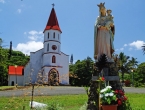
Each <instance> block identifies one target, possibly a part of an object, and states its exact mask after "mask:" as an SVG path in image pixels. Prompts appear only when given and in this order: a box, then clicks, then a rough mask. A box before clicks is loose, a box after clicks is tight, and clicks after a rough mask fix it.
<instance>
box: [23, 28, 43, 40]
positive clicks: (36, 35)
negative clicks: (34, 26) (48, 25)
mask: <svg viewBox="0 0 145 110" xmlns="http://www.w3.org/2000/svg"><path fill="white" fill-rule="evenodd" d="M25 33H26V32H25ZM28 34H29V35H28V38H29V39H30V40H33V41H37V40H42V38H43V32H42V31H35V30H32V31H29V32H28Z"/></svg>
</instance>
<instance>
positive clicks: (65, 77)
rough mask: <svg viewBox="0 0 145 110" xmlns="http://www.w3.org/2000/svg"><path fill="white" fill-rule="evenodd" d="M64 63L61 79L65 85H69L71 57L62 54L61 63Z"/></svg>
mask: <svg viewBox="0 0 145 110" xmlns="http://www.w3.org/2000/svg"><path fill="white" fill-rule="evenodd" d="M60 62H62V64H63V65H62V66H63V68H62V71H61V73H60V78H61V80H62V83H63V84H69V56H68V55H65V54H63V53H62V54H61V61H60Z"/></svg>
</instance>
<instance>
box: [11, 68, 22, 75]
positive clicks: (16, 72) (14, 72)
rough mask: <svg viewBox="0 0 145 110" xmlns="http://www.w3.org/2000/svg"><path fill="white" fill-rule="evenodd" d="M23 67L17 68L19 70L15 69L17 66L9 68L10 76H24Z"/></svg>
mask: <svg viewBox="0 0 145 110" xmlns="http://www.w3.org/2000/svg"><path fill="white" fill-rule="evenodd" d="M23 69H24V67H23V66H17V68H15V66H9V72H8V74H9V75H16V74H17V75H23Z"/></svg>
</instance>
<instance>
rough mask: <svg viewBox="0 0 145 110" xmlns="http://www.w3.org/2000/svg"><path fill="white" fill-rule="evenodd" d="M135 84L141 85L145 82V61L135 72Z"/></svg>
mask: <svg viewBox="0 0 145 110" xmlns="http://www.w3.org/2000/svg"><path fill="white" fill-rule="evenodd" d="M134 80H135V86H136V87H138V86H141V85H143V84H144V83H145V62H144V63H141V64H140V65H138V68H137V70H136V71H135V73H134Z"/></svg>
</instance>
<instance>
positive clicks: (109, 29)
mask: <svg viewBox="0 0 145 110" xmlns="http://www.w3.org/2000/svg"><path fill="white" fill-rule="evenodd" d="M104 4H105V3H100V4H99V5H98V7H99V12H100V15H99V16H98V18H97V20H96V22H95V28H94V29H95V30H94V58H95V60H98V59H99V58H100V56H101V55H103V54H105V55H106V56H107V58H108V61H109V60H112V54H113V52H114V46H113V40H114V30H115V28H114V22H113V16H112V14H111V12H112V10H107V14H106V8H105V6H104Z"/></svg>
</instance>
